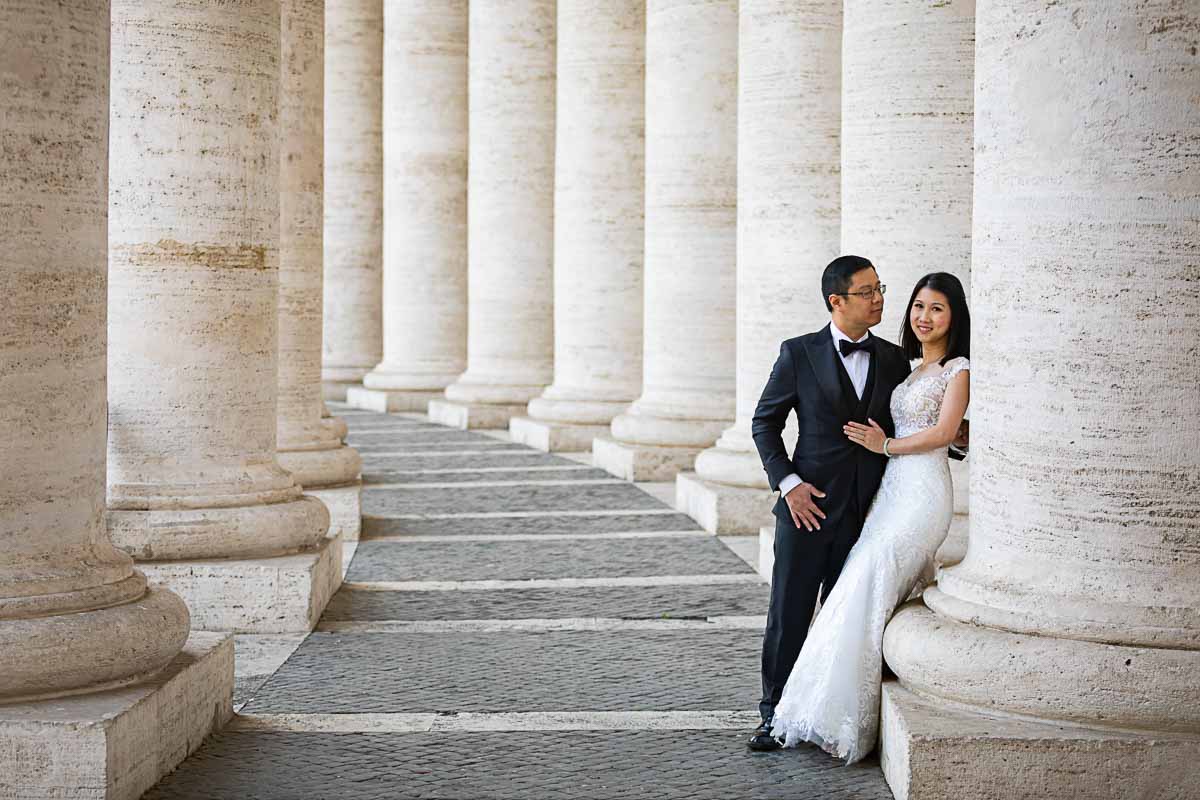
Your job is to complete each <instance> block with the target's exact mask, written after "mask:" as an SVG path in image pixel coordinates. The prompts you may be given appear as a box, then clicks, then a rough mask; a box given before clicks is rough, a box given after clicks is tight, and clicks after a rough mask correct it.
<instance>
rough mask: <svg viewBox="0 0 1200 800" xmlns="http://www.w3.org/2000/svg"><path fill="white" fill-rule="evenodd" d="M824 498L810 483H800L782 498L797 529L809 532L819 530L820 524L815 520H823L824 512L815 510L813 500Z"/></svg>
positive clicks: (815, 506)
mask: <svg viewBox="0 0 1200 800" xmlns="http://www.w3.org/2000/svg"><path fill="white" fill-rule="evenodd" d="M824 496H825V493H824V492H822V491H821V490H820V489H818V488H817V487H815V486H813V485H812V484H811V483H802V484H800V485H799V486H797V487H796V488H795V489H792V490H791V491H790V492H788V493H787V494H785V495H784V496H783V499H784V502H786V503H787V506H788V510H789V511H791V512H792V522H793V523H794V524H795V525H796V527H797V528H799V527H803V528H804V529H805V530H808V531H810V532H811V531H813V530H818V531H819V530H821V523H820V522H818V521H817V519H818V517H819V518H820V519H825V512H824V511H822V510H821V509H819V508H817V504H816V503H815V502H813V498H814V497H824Z"/></svg>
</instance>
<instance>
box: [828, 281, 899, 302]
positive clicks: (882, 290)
mask: <svg viewBox="0 0 1200 800" xmlns="http://www.w3.org/2000/svg"><path fill="white" fill-rule="evenodd" d="M876 292H879V296H880V297H883V296H884V295H885V294H887V286H885V285H884V284H882V283H881V284H879V285H878V286H876V287H875V288H873V289H863V290H862V291H861V292H837V294H840V295H841V296H842V297H861V298H862V299H863V300H870V299H871V298H873V297H874V296H875V293H876Z"/></svg>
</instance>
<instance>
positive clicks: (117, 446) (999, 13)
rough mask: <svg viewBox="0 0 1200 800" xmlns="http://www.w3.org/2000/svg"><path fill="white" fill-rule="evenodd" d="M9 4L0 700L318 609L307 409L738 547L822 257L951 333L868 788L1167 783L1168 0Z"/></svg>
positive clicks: (2, 168)
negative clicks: (374, 412) (970, 343)
mask: <svg viewBox="0 0 1200 800" xmlns="http://www.w3.org/2000/svg"><path fill="white" fill-rule="evenodd" d="M151 5H153V8H151ZM0 17H2V19H0V22H2V23H3V24H0V36H2V37H4V45H5V46H4V48H2V49H0V52H6V53H10V54H14V55H13V62H12V63H13V64H16V65H19V66H20V69H16V68H15V67H14V68H13V69H10V70H6V71H3V72H0V80H3V81H4V85H3V89H4V91H3V92H0V109H2V110H3V112H4V119H5V130H4V131H3V134H4V136H5V142H6V147H5V152H6V153H8V154H12V155H11V156H6V158H5V159H4V160H3V162H0V190H2V191H0V207H3V208H4V209H5V214H4V215H3V219H4V220H5V221H4V222H0V226H2V227H0V230H3V242H4V245H5V246H4V247H0V265H2V267H3V268H2V269H0V294H2V296H3V297H5V304H6V308H10V309H12V310H13V312H14V313H8V314H5V315H3V316H2V317H0V326H3V327H2V328H0V330H2V331H3V334H4V335H3V336H0V359H2V362H3V369H2V370H0V407H3V408H4V413H3V414H0V441H3V442H4V443H5V457H4V458H3V459H0V471H2V475H0V478H2V479H0V539H2V540H3V541H5V542H7V543H8V544H9V546H8V547H6V548H4V550H5V552H4V553H3V554H0V702H7V703H10V704H11V703H17V702H22V703H26V704H28V703H36V701H37V699H38V698H45V697H57V696H63V695H70V694H77V693H83V692H92V691H98V690H100V689H103V688H110V687H112V686H115V685H123V684H131V683H137V682H138V681H141V680H143V679H144V678H145V677H146V676H148V675H152V674H159V673H161V671H162V670H164V669H165V670H168V671H169V670H177V671H178V675H177V677H178V680H179V681H187V680H189V678H188V676H189V675H193V677H192V678H191V679H190V680H192V681H193V682H197V683H198V682H199V679H197V678H195V677H194V675H195V674H196V673H195V671H194V670H196V669H200V666H194V668H193V671H192V672H189V670H188V668H187V666H186V665H182V666H181V664H183V662H182V661H181V659H180V657H179V654H180V653H181V652H182V651H183V650H184V649H185V647H186V648H192V650H189V651H188V652H194V653H199V654H200V655H196V656H195V657H194V658H192V660H191V662H189V663H193V664H194V665H200V664H201V663H207V664H210V667H208V669H209V671H210V673H212V674H215V672H214V670H215V669H216V668H215V667H211V664H212V663H215V661H214V660H219V658H228V657H229V653H228V643H227V642H225V643H224V644H220V643H212V642H209V643H208V644H203V646H202V645H201V644H198V643H200V642H201V640H200V639H197V638H196V636H197V634H194V633H193V634H192V639H191V641H190V642H189V643H188V644H186V645H185V641H187V640H188V629H189V620H190V627H191V628H192V629H209V630H216V631H229V630H253V631H268V630H271V631H279V630H306V629H308V628H309V627H311V625H312V624H313V622H314V621H315V617H316V616H317V615H319V613H320V610H321V608H322V607H323V605H324V602H325V600H327V599H328V596H329V595H330V594H331V593H332V591H333V590H334V588H336V586H337V583H338V582H339V581H340V556H341V549H340V544H339V540H338V537H339V536H340V535H345V536H354V535H356V530H357V528H356V526H357V522H358V519H359V513H358V509H357V493H358V471H359V460H358V457H357V454H356V453H354V451H353V450H352V449H350V448H347V447H346V446H345V445H344V444H343V442H342V436H343V435H344V428H343V427H340V426H339V425H338V423H337V421H336V420H333V419H331V418H329V417H328V416H327V413H326V411H325V409H324V408H323V405H322V402H321V400H322V397H324V398H327V399H341V398H348V399H349V400H350V401H351V402H352V403H354V404H356V405H361V406H364V407H368V408H375V409H378V410H399V409H403V410H421V409H423V408H426V407H427V408H428V409H429V413H430V416H431V417H432V418H434V419H435V420H438V421H442V422H445V423H447V424H453V425H457V426H460V427H464V428H465V427H484V428H510V430H511V433H512V436H513V437H514V438H515V439H517V440H520V441H524V442H526V443H528V444H531V445H534V446H537V447H540V448H542V449H545V450H583V449H589V448H590V449H591V450H592V453H593V459H594V461H595V463H596V464H597V465H599V466H602V467H604V468H605V469H607V470H608V471H609V472H611V473H613V474H615V475H619V476H622V477H625V478H627V479H630V480H675V481H676V487H677V504H678V505H679V507H680V508H682V509H684V510H687V511H688V512H689V513H690V514H692V515H693V516H694V517H696V518H697V519H698V520H701V521H702V522H703V524H704V525H705V527H707V528H709V529H710V530H712V531H714V532H722V533H729V532H737V533H749V532H755V531H757V530H758V528H759V526H761V525H763V524H764V523H765V522H766V521H768V520H769V519H770V517H769V514H768V509H769V502H770V495H769V493H768V491H767V489H766V485H765V480H764V479H763V477H762V473H761V471H760V467H759V466H758V463H757V458H756V456H755V455H754V452H753V448H752V446H751V443H750V440H749V432H748V421H749V417H750V415H751V413H752V411H753V407H754V404H755V401H756V400H757V397H758V393H759V391H760V390H761V386H762V384H763V382H764V381H765V379H766V377H767V374H768V372H769V369H770V364H771V362H772V360H773V359H774V356H775V353H776V352H777V349H778V345H779V342H780V341H781V340H782V339H784V338H787V337H789V336H793V335H799V334H801V333H805V332H808V331H810V330H815V329H817V328H819V327H820V326H821V325H823V324H824V323H825V321H826V318H827V317H826V314H825V310H824V305H823V303H822V301H821V299H820V295H819V289H818V286H819V279H820V278H819V276H820V270H821V269H822V267H823V266H824V264H825V263H826V262H827V261H829V260H830V259H831V258H832V257H833V256H834V255H836V254H837V253H838V252H856V253H859V254H862V255H865V256H868V257H870V258H872V259H873V260H874V261H875V262H876V264H877V265H878V267H879V270H880V273H881V276H882V278H883V280H884V281H885V282H886V283H888V285H889V287H890V288H891V293H890V294H889V295H888V306H887V315H886V316H885V322H884V325H883V327H882V330H881V332H882V334H883V335H885V336H888V337H891V336H893V335H894V332H895V330H896V329H898V328H899V322H900V320H901V318H902V314H903V312H904V306H905V302H906V300H907V294H908V288H909V287H910V286H911V285H912V283H913V282H914V281H915V279H916V278H917V277H919V276H920V275H921V274H923V273H925V272H928V271H934V270H946V271H951V272H954V273H956V274H958V275H960V277H962V278H963V279H964V282H968V281H969V283H970V285H971V286H972V287H973V289H972V300H973V306H974V307H973V312H974V314H975V316H976V335H975V352H974V354H973V355H974V357H975V358H974V362H973V375H974V381H973V398H974V403H973V408H972V414H971V416H972V420H973V424H974V425H973V427H974V430H973V431H972V438H973V440H974V447H973V449H972V455H971V461H972V463H973V467H972V471H973V474H972V476H971V499H972V506H973V507H972V513H973V518H972V526H971V533H970V541H969V544H967V545H966V547H965V557H962V560H961V563H959V564H958V565H956V566H953V567H947V568H944V569H943V570H942V571H941V573H940V576H939V578H940V579H939V584H938V586H937V587H936V588H934V589H931V590H930V591H929V592H927V593H926V595H925V599H924V602H916V603H914V604H910V605H908V606H905V607H904V608H902V609H901V611H900V612H899V613H898V614H897V615H896V617H895V619H894V620H893V622H892V624H891V625H890V627H889V629H888V633H887V638H886V642H885V652H886V655H887V660H888V663H889V664H890V665H891V667H892V669H893V670H894V671H895V673H896V675H897V676H898V680H897V681H896V682H894V683H889V684H888V686H887V687H886V690H885V697H884V715H883V725H884V730H883V738H882V747H883V752H882V754H883V764H884V769H885V772H886V774H887V776H888V779H889V782H890V784H891V786H892V788H893V791H895V792H896V794H897V796H898V797H902V798H907V797H909V796H912V797H935V798H936V797H950V796H973V797H981V798H990V797H997V798H999V797H1008V796H1013V792H1015V791H1018V790H1024V789H1025V788H1026V787H1027V786H1028V785H1033V784H1034V783H1036V784H1037V786H1038V787H1039V791H1041V792H1043V793H1044V794H1049V795H1055V794H1056V793H1057V794H1063V795H1064V796H1065V794H1066V793H1070V792H1072V791H1078V790H1080V787H1081V784H1079V781H1080V780H1085V782H1086V783H1087V785H1086V786H1084V787H1083V788H1084V789H1086V790H1087V791H1091V790H1092V789H1093V788H1094V789H1095V791H1096V792H1099V791H1100V787H1102V786H1103V785H1111V784H1112V783H1113V782H1114V781H1117V780H1120V779H1127V778H1128V775H1129V774H1132V773H1135V772H1137V767H1136V766H1135V765H1134V763H1133V762H1132V761H1131V760H1130V759H1132V758H1135V757H1136V758H1142V759H1150V760H1155V759H1157V761H1156V762H1155V763H1161V764H1162V765H1163V766H1162V767H1161V769H1164V770H1167V771H1171V770H1174V771H1176V772H1178V774H1182V775H1192V776H1193V777H1196V776H1195V772H1196V770H1197V767H1196V766H1195V765H1196V764H1200V759H1198V758H1197V757H1196V756H1197V755H1200V718H1198V717H1197V716H1196V714H1195V713H1194V710H1195V709H1196V708H1200V695H1198V694H1197V690H1196V688H1195V683H1194V680H1193V679H1192V676H1194V674H1195V672H1196V669H1197V667H1198V666H1200V662H1198V661H1197V657H1198V653H1200V608H1198V606H1197V601H1196V597H1195V587H1196V585H1197V582H1198V581H1200V527H1197V525H1198V523H1197V519H1200V396H1198V394H1197V392H1196V386H1197V384H1198V382H1200V356H1198V355H1197V350H1196V347H1195V346H1194V345H1195V342H1196V341H1197V339H1198V338H1200V300H1198V299H1197V295H1196V293H1195V291H1194V289H1193V286H1194V284H1195V282H1196V278H1197V275H1196V270H1197V266H1196V251H1195V246H1194V243H1195V242H1196V241H1198V240H1200V222H1198V220H1200V173H1198V172H1197V170H1196V169H1195V167H1194V165H1192V164H1191V163H1190V162H1189V161H1188V159H1189V158H1194V154H1195V152H1196V150H1197V144H1198V137H1200V134H1198V133H1197V131H1200V107H1198V106H1197V105H1196V103H1195V102H1194V99H1195V98H1194V94H1195V86H1196V83H1197V77H1198V76H1197V72H1198V70H1200V67H1198V66H1197V62H1196V60H1195V56H1194V52H1193V51H1194V48H1195V41H1194V40H1195V34H1196V31H1197V30H1198V29H1200V11H1197V10H1195V9H1191V8H1190V7H1187V6H1184V7H1181V6H1180V5H1179V4H1178V3H1173V2H1170V1H1169V0H1154V2H1150V3H1147V2H1137V3H1135V2H1133V0H1116V2H1111V3H1105V4H1089V3H1083V2H1066V3H1059V4H1054V5H1050V6H1047V5H1046V4H1043V3H1033V2H1025V1H1024V0H1019V1H1018V2H1005V3H1000V2H997V1H996V0H977V1H976V2H972V0H951V2H948V3H940V4H936V6H931V7H926V6H921V7H919V8H918V7H916V6H912V5H911V4H903V3H894V2H886V1H885V0H880V1H878V2H867V0H844V1H843V0H806V2H801V3H791V2H783V0H740V2H739V1H738V0H602V2H582V0H558V2H554V0H520V2H518V3H512V2H508V3H503V4H501V3H497V2H490V1H489V0H473V1H472V2H467V0H454V1H453V2H432V0H429V1H428V2H425V1H424V0H423V1H422V2H405V3H399V2H386V3H385V2H383V0H345V1H344V2H342V0H339V2H337V3H328V4H326V3H324V2H322V1H321V0H284V2H279V0H242V1H241V2H239V4H238V8H237V10H236V13H230V10H229V8H228V7H227V4H217V3H213V4H205V3H194V2H182V0H179V1H176V0H171V1H170V2H163V3H156V4H146V3H143V2H138V1H137V0H112V2H111V4H110V3H109V2H107V1H106V0H87V2H84V3H73V4H59V5H55V6H48V5H46V4H42V3H35V2H32V0H0ZM110 17H111V19H110ZM31 42H36V46H35V45H33V44H30V43H31ZM110 48H111V53H110ZM110 64H111V66H110ZM468 164H469V167H470V168H469V169H468ZM106 297H107V304H106V303H105V298H106ZM106 408H107V421H106V415H105V410H106ZM10 454H11V455H10ZM960 477H961V476H960ZM105 487H106V488H105ZM331 537H332V538H331ZM960 549H961V548H960ZM960 556H961V553H960ZM135 560H136V562H137V566H136V568H135V565H134V563H135ZM953 560H957V559H953ZM147 578H150V579H151V580H152V581H157V582H159V584H161V585H158V584H154V583H148V582H147ZM285 587H286V588H285ZM185 603H186V605H185ZM189 611H190V615H189ZM114 630H115V631H119V633H120V635H116V636H114V635H112V632H113V631H114ZM205 641H207V640H205ZM214 641H215V640H214ZM197 648H199V650H197ZM205 648H207V649H205ZM222 648H223V649H222ZM201 651H202V652H201ZM206 659H207V660H206ZM47 665H49V666H47ZM1064 665H1065V669H1064ZM172 674H175V673H172ZM206 674H208V673H206ZM214 680H216V679H214ZM216 683H220V680H216ZM227 683H228V681H227V680H226V684H227ZM147 691H150V690H149V689H148V690H147ZM208 691H212V690H211V689H209V690H208ZM218 694H219V692H218ZM30 707H32V708H34V711H32V712H30V711H28V710H26V711H23V712H22V713H34V714H36V713H37V712H36V706H30ZM2 708H3V707H2V706H0V709H2ZM22 708H26V706H22ZM218 716H219V715H218ZM7 720H8V718H7V717H5V716H4V714H3V713H2V712H0V736H8V735H10V734H9V728H6V727H5V726H6V725H8V724H9V723H8V722H7ZM208 724H210V725H211V724H212V722H211V721H210V722H209V723H208ZM202 733H203V731H201V735H202ZM1013 741H1019V742H1025V743H1026V746H1023V747H1019V748H1016V749H1013V748H1012V747H1011V743H1012V742H1013ZM952 752H953V753H956V754H958V761H956V762H955V763H959V762H961V755H962V753H970V754H971V756H972V757H973V758H974V759H975V761H974V763H975V765H976V768H973V769H972V770H969V771H966V770H962V769H959V768H956V767H953V766H951V765H950V763H951V761H952V759H941V760H940V761H939V758H940V756H942V755H944V754H949V753H952ZM39 757H40V756H39ZM34 761H36V758H35V759H34ZM30 763H31V764H32V763H33V761H31V762H30ZM1064 765H1065V767H1064ZM1189 770H1190V772H1189ZM1080 775H1086V776H1089V777H1087V778H1086V779H1081V778H1080V777H1079V776H1080ZM1031 776H1033V777H1031ZM1064 776H1066V777H1064ZM1197 779H1200V777H1198V778H1197ZM1067 780H1070V781H1072V783H1071V784H1070V785H1067V784H1066V783H1064V781H1067ZM1131 796H1133V795H1131Z"/></svg>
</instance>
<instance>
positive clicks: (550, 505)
mask: <svg viewBox="0 0 1200 800" xmlns="http://www.w3.org/2000/svg"><path fill="white" fill-rule="evenodd" d="M610 477H611V476H610ZM665 507H666V506H664V505H663V504H662V503H661V502H659V501H658V500H657V499H655V498H653V497H651V496H650V495H648V494H646V493H645V492H643V491H642V490H641V489H639V488H637V487H636V486H632V485H630V484H628V483H603V484H582V485H580V486H537V485H523V486H463V487H461V488H453V489H448V488H445V487H438V488H429V489H383V488H379V487H372V486H364V487H363V493H362V509H363V514H371V515H373V516H378V517H385V516H394V515H397V514H479V513H490V512H496V511H503V512H505V513H511V512H522V511H607V510H614V511H616V510H621V511H635V510H636V511H640V510H643V509H660V508H665Z"/></svg>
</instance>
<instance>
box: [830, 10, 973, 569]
mask: <svg viewBox="0 0 1200 800" xmlns="http://www.w3.org/2000/svg"><path fill="white" fill-rule="evenodd" d="M844 5H845V12H844V14H845V18H844V25H845V36H844V41H845V42H846V48H845V50H844V52H843V58H842V64H843V72H842V248H841V250H842V252H843V253H853V254H855V255H861V256H865V257H866V258H869V259H871V261H872V262H874V264H875V266H876V267H877V269H878V271H879V276H880V280H882V281H883V282H884V283H885V284H887V287H888V289H889V290H890V294H888V295H887V298H886V302H885V303H884V312H883V322H882V323H880V325H879V326H878V327H876V328H875V334H876V335H878V336H882V337H883V338H885V339H888V340H890V341H893V342H897V343H898V342H899V341H900V326H901V324H902V323H903V321H904V317H905V314H906V313H907V311H908V299H909V296H910V295H911V294H912V288H913V286H915V285H916V283H917V280H919V279H920V278H921V276H923V275H926V274H928V273H930V272H952V273H954V274H955V275H957V276H958V277H959V279H961V280H962V282H963V286H964V287H965V288H966V289H967V291H968V293H969V292H970V289H971V187H972V167H971V165H972V159H973V155H972V142H973V126H974V111H973V106H974V84H973V80H974V60H975V0H949V2H943V3H936V4H929V5H924V4H918V3H910V2H906V1H905V0H845V4H844ZM968 463H969V462H967V461H951V462H950V468H951V472H952V473H953V477H954V483H955V485H956V486H959V487H963V486H966V484H967V482H968V469H967V466H968ZM958 496H959V498H960V499H961V500H962V501H963V503H962V504H960V505H958V506H957V507H956V511H957V512H958V516H956V518H955V525H954V528H953V529H952V532H951V536H950V537H949V538H950V539H951V540H952V541H950V542H949V543H948V549H949V550H954V551H961V550H962V548H963V547H965V541H964V540H965V537H966V527H967V525H966V518H965V516H964V515H965V514H966V511H967V508H966V506H965V495H964V494H963V493H962V492H961V491H960V492H959V493H958Z"/></svg>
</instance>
